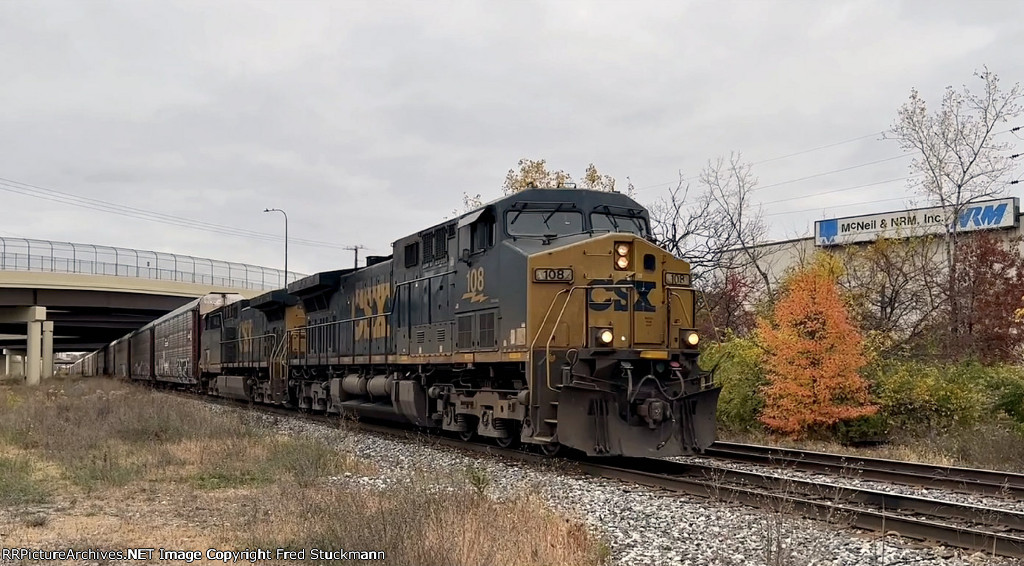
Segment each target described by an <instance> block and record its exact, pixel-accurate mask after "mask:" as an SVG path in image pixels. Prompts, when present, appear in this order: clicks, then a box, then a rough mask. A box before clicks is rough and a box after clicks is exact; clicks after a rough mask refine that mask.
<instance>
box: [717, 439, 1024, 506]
mask: <svg viewBox="0 0 1024 566" xmlns="http://www.w3.org/2000/svg"><path fill="white" fill-rule="evenodd" d="M704 455H705V456H708V457H711V458H716V459H720V460H731V461H735V462H745V463H751V464H759V465H764V466H777V467H783V468H787V469H793V470H801V471H806V472H819V473H825V474H830V475H843V476H848V477H856V478H858V479H864V480H875V481H881V482H889V483H900V484H905V485H912V486H919V487H926V488H933V489H946V490H951V491H960V492H966V493H976V494H983V495H995V496H1002V497H1012V498H1015V499H1024V474H1014V473H1011V472H1000V471H993V470H979V469H973V468H958V467H953V466H941V465H933V464H921V463H916V462H902V461H899V460H884V459H881V458H865V457H862V456H851V455H846V454H828V453H825V452H812V451H808V450H794V449H789V448H779V447H775V446H758V445H754V444H739V443H733V442H716V443H714V444H713V445H711V448H709V449H708V450H707V451H706V452H705V454H704Z"/></svg>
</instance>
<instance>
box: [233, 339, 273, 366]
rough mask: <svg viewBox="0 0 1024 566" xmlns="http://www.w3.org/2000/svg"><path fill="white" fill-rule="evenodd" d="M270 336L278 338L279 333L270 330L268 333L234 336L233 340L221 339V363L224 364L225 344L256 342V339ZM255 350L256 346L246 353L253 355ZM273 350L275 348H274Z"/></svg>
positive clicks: (248, 349)
mask: <svg viewBox="0 0 1024 566" xmlns="http://www.w3.org/2000/svg"><path fill="white" fill-rule="evenodd" d="M268 337H270V338H277V334H274V333H273V332H268V333H266V334H260V335H259V336H248V337H245V338H233V339H231V340H221V341H220V357H221V363H222V364H223V363H224V346H225V345H227V344H233V343H238V344H239V345H241V343H242V342H250V341H251V342H255V341H256V340H262V339H264V338H268ZM275 347H276V343H275ZM255 350H256V348H247V351H246V354H249V357H252V354H253V353H254V352H255ZM271 350H273V348H272V349H271ZM247 361H250V362H251V361H253V360H251V359H250V360H247Z"/></svg>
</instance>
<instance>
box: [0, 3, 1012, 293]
mask: <svg viewBox="0 0 1024 566" xmlns="http://www.w3.org/2000/svg"><path fill="white" fill-rule="evenodd" d="M1022 12H1024V10H1022V8H1021V6H1020V3H1019V2H1017V1H1014V0H1006V1H995V2H980V1H973V2H960V1H955V2H953V1H950V2H935V1H922V2H894V1H889V0H885V1H878V2H869V1H863V2H838V1H829V2H819V1H813V2H812V1H806V2H796V1H794V2H768V1H764V2H760V1H756V2H755V1H747V2H739V1H734V2H728V1H725V2H680V1H678V0H676V1H671V2H652V1H634V2H626V1H625V0H623V1H617V2H595V1H569V0H558V1H554V2H551V1H549V2H540V1H537V2H530V1H514V2H513V1H489V2H483V1H479V2H439V1H430V2H425V1H424V2H377V1H372V2H343V1H335V2H304V1H291V2H285V1H280V2H245V3H243V2H223V1H218V2H205V1H204V2H174V1H161V2H128V1H124V2H100V1H87V2H82V1H77V0H76V1H71V2H56V1H36V0H33V1H18V0H6V1H3V2H0V80H2V81H3V84H2V87H0V178H2V179H5V180H9V181H17V182H22V183H28V184H31V185H34V186H36V187H40V188H43V189H49V190H55V191H61V192H63V193H68V194H71V195H75V196H78V197H83V198H87V199H97V200H102V201H107V202H111V203H115V204H116V205H118V206H121V207H132V208H135V209H140V210H144V211H156V212H160V213H163V214H168V215H172V216H176V217H182V218H187V219H191V220H195V221H201V222H206V223H213V224H218V225H223V226H229V227H233V228H238V229H243V230H249V231H256V232H263V233H267V234H270V235H272V236H277V237H280V235H281V233H282V228H283V218H282V217H281V215H280V214H276V213H275V214H273V215H271V214H264V213H263V212H262V211H263V209H264V208H267V207H271V208H273V207H276V208H283V209H285V210H286V211H287V212H288V215H289V219H290V225H289V230H290V237H291V240H292V243H291V247H290V260H289V262H290V266H289V267H290V268H291V269H292V270H293V271H295V270H298V271H302V272H306V273H312V272H315V271H322V270H327V269H334V268H338V267H347V266H350V265H351V263H352V253H351V252H349V251H344V250H339V249H335V248H331V247H322V246H321V247H313V246H307V245H300V244H299V243H297V240H298V239H306V240H315V241H319V242H328V243H331V244H334V245H335V246H350V245H354V244H358V245H362V246H366V247H367V248H368V249H367V250H362V251H361V256H365V255H366V254H367V253H368V252H369V253H371V254H381V255H386V254H388V253H390V251H391V249H390V246H391V242H392V241H393V240H395V239H396V238H398V237H400V236H403V235H406V234H408V233H412V232H416V231H418V230H420V229H421V228H424V227H426V226H429V225H431V224H433V223H436V222H437V221H439V220H440V219H441V218H442V217H444V216H447V215H449V214H450V213H451V211H452V210H453V209H455V208H459V207H460V206H461V201H462V194H463V192H469V193H474V194H475V193H482V194H483V196H484V198H485V200H487V199H490V198H494V197H497V196H498V195H499V194H500V187H501V183H502V180H503V179H504V176H505V174H506V172H507V171H508V169H509V168H511V167H514V166H515V165H516V162H517V161H518V160H519V159H520V158H523V157H527V158H535V159H540V158H544V159H547V160H548V162H549V164H551V165H552V166H554V167H556V168H560V169H565V170H567V171H569V172H570V173H572V174H574V175H576V176H578V175H579V174H580V173H582V172H583V170H584V169H585V168H586V166H587V164H588V163H590V162H593V163H595V164H596V165H597V167H598V169H599V170H600V171H601V172H603V173H607V174H610V175H612V176H614V177H616V178H617V179H618V180H619V182H620V184H621V185H623V186H624V185H625V183H626V178H627V177H628V178H629V179H630V180H632V182H633V183H634V185H636V187H638V188H639V189H640V190H639V192H638V195H637V197H638V200H639V201H640V202H642V203H644V204H649V203H650V202H652V201H654V200H656V199H657V198H659V197H660V196H662V195H663V194H664V192H665V190H666V189H667V188H668V187H669V186H670V185H674V184H675V179H676V178H677V177H678V172H679V171H682V172H683V173H684V175H687V176H691V175H696V174H697V173H698V172H699V170H700V168H701V166H702V165H703V164H704V163H706V162H707V160H708V159H711V158H714V157H716V156H719V155H728V153H729V152H730V151H739V152H742V154H743V156H744V158H745V159H747V160H749V161H751V162H754V163H755V165H754V172H755V174H756V175H757V177H758V178H759V180H760V184H761V185H762V186H765V188H764V189H763V190H761V191H758V192H757V193H755V194H756V195H757V197H758V198H759V199H760V201H761V202H762V203H764V212H765V214H766V215H767V217H766V218H767V220H768V221H769V223H770V227H771V235H772V237H774V238H788V237H794V236H800V235H807V234H809V233H810V231H811V228H812V223H813V221H814V220H815V219H820V218H823V217H835V216H849V215H852V214H859V213H868V212H881V211H887V210H898V209H900V208H902V207H904V206H905V205H906V204H907V203H906V201H905V200H904V199H905V198H906V197H907V196H910V195H911V192H910V191H908V189H907V188H906V181H903V180H897V181H892V182H890V183H885V184H878V185H875V186H872V187H864V188H859V189H851V190H845V191H839V192H831V193H829V194H826V195H818V196H814V193H823V192H827V191H834V190H835V189H843V188H847V187H855V186H858V185H865V184H868V183H876V182H881V181H886V180H891V179H899V178H901V177H904V176H906V175H907V165H908V164H909V161H910V159H909V158H896V159H889V160H887V161H882V162H880V163H875V164H872V165H865V166H864V167H858V168H854V169H850V170H848V171H843V172H840V173H835V174H829V175H821V176H816V177H814V178H812V179H807V180H803V181H796V182H790V181H793V180H795V179H799V178H803V177H808V176H811V175H816V174H818V173H824V172H829V171H834V170H836V169H842V168H846V167H852V166H857V165H863V164H867V163H871V162H875V161H880V160H886V159H888V158H893V157H897V156H899V155H900V154H901V151H900V150H899V148H898V147H897V146H896V144H895V142H892V141H879V138H880V135H879V133H880V132H882V131H883V130H885V129H886V128H888V127H889V126H890V125H891V124H892V122H893V119H894V117H895V115H896V110H897V108H898V107H899V105H900V104H902V103H903V102H904V101H905V100H906V99H907V96H908V95H909V92H910V89H911V88H912V87H916V88H918V89H919V90H920V91H921V92H922V94H923V95H924V97H925V98H926V100H928V101H929V102H933V101H934V102H936V103H937V102H938V99H939V97H940V96H941V92H942V88H943V87H944V86H946V85H948V84H954V85H962V84H964V83H967V84H968V85H969V86H972V87H977V86H978V85H980V81H978V80H977V79H974V78H972V73H973V71H974V70H976V69H979V68H980V67H981V66H982V65H988V66H989V68H990V69H991V70H992V71H994V72H996V73H997V74H999V75H1000V77H1001V78H1002V82H1003V84H1004V85H1009V84H1012V83H1014V82H1018V81H1021V80H1024V56H1022V55H1024V33H1022V31H1024V24H1022V22H1024V17H1022V16H1024V14H1022ZM1011 125H1020V124H1011ZM1003 137H1004V138H1007V141H1014V142H1016V141H1017V140H1016V139H1015V138H1013V137H1012V136H1011V134H1005V135H1004V136H1003ZM855 138H860V139H857V141H852V142H849V143H843V144H839V145H835V146H833V147H830V148H826V149H822V150H818V151H813V152H808V153H803V154H801V155H798V156H794V157H787V158H784V159H774V160H772V159H773V158H777V157H780V156H786V155H788V154H791V153H794V152H800V151H802V150H806V149H811V148H816V147H820V146H823V145H828V144H832V143H835V142H843V141H846V140H851V139H855ZM1021 145H1024V142H1022V144H1021ZM765 160H772V161H768V162H765V163H762V162H763V161H765ZM0 182H2V183H6V181H0ZM1018 186H1019V185H1018ZM0 189H5V190H4V191H0V199H2V200H0V202H2V204H0V211H2V212H0V214H2V216H0V218H2V221H0V235H3V236H19V237H30V238H40V239H49V240H61V241H74V242H86V243H96V244H107V245H117V246H124V247H133V248H140V249H155V250H159V251H168V252H178V253H182V254H192V255H198V256H205V257H214V258H218V259H224V260H231V261H239V262H248V263H254V264H259V265H267V266H271V267H280V266H281V263H282V244H281V243H280V242H275V241H267V240H262V239H258V238H246V237H238V236H228V235H223V234H215V233H210V232H205V231H200V230H194V229H188V228H184V227H181V226H174V225H167V224H161V223H155V222H150V221H144V220H141V219H136V218H131V217H126V216H123V215H117V214H112V213H106V212H100V211H97V210H93V209H88V208H84V207H76V206H72V205H69V204H62V203H58V202H53V201H52V200H44V199H40V198H36V197H32V196H27V195H23V194H16V193H12V192H10V190H9V189H11V185H10V184H2V185H0ZM19 190H23V191H24V190H25V189H24V187H23V188H22V189H19ZM27 192H34V193H35V194H39V192H40V191H39V189H31V190H28V191H27ZM1019 192H1020V191H1019V190H1018V191H1016V192H1011V193H1009V194H1014V195H1015V196H1019V195H1017V193H1019ZM65 198H66V197H65ZM786 199H788V200H786ZM90 206H94V207H96V206H97V205H96V204H95V202H93V203H92V204H91V205H90ZM98 207H99V208H108V207H105V206H102V205H101V206H98Z"/></svg>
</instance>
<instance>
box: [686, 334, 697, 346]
mask: <svg viewBox="0 0 1024 566" xmlns="http://www.w3.org/2000/svg"><path fill="white" fill-rule="evenodd" d="M684 338H685V339H686V343H687V344H689V345H691V346H696V345H697V344H699V343H700V336H698V335H697V333H696V332H687V333H686V336H684Z"/></svg>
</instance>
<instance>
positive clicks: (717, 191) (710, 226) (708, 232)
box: [700, 153, 774, 302]
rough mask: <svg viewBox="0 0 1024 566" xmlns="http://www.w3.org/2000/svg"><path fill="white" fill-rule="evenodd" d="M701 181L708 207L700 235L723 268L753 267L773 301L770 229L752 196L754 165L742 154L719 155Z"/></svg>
mask: <svg viewBox="0 0 1024 566" xmlns="http://www.w3.org/2000/svg"><path fill="white" fill-rule="evenodd" d="M700 184H701V185H702V187H703V188H704V193H703V194H702V195H701V199H703V203H704V205H703V206H706V210H707V216H706V218H705V220H704V222H702V230H703V233H702V234H700V236H701V237H703V238H705V239H706V240H707V242H706V243H705V244H704V245H705V247H706V248H707V249H710V250H714V251H715V253H716V254H717V255H718V256H719V257H718V267H719V268H720V269H724V270H726V271H729V270H741V271H743V270H752V271H753V273H754V274H756V276H757V278H758V279H759V280H760V283H761V285H762V286H763V289H762V290H763V291H764V293H765V298H766V299H768V301H769V302H771V301H772V300H773V299H772V298H773V296H774V292H773V287H774V285H773V281H772V276H771V274H770V272H769V267H768V265H767V257H768V254H769V250H767V249H766V248H765V247H764V244H765V243H766V242H767V235H768V228H767V226H766V225H765V222H764V216H763V215H762V212H761V207H760V206H758V207H756V208H755V207H754V203H753V201H752V199H751V197H750V193H751V192H752V191H753V190H754V188H755V187H756V186H757V177H755V176H754V174H753V173H752V167H751V165H750V164H749V163H744V162H743V160H742V159H741V156H740V154H738V153H732V154H730V156H729V159H728V161H726V160H725V159H724V158H721V157H719V158H718V159H716V160H712V161H709V162H708V164H707V165H706V166H705V167H704V170H703V171H701V174H700Z"/></svg>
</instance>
